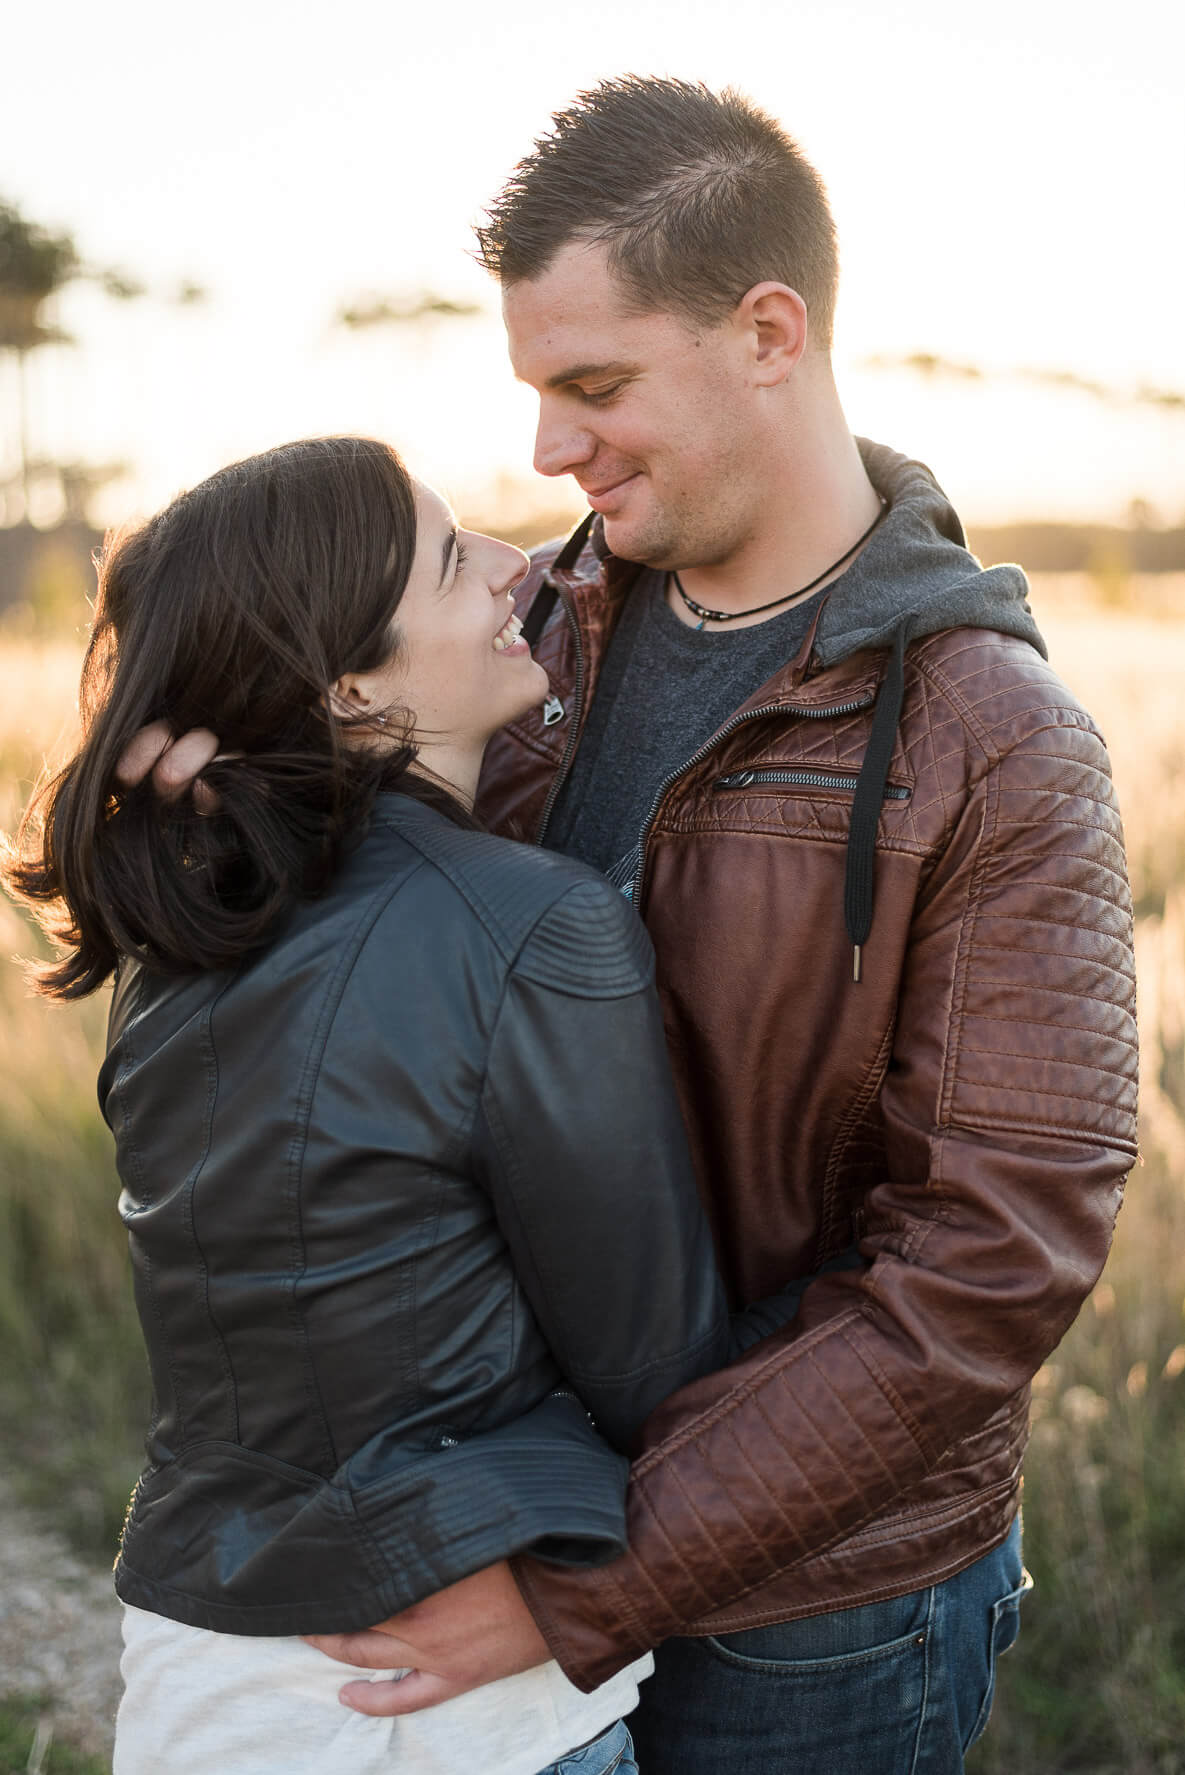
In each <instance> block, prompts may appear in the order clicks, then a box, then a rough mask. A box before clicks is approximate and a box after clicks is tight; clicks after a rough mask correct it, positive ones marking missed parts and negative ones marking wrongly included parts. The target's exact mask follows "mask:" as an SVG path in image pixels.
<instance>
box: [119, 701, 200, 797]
mask: <svg viewBox="0 0 1185 1775" xmlns="http://www.w3.org/2000/svg"><path fill="white" fill-rule="evenodd" d="M217 751H218V736H217V734H213V733H211V732H210V730H209V729H208V728H206V727H194V728H191V729H190V731H189V732H188V733H183V734H182V735H181V736H180V738H178V736H177V735H176V734H175V733H174V732H173V730H172V728H171V727H170V726H169V724H168V722H167V721H153V722H152V723H151V724H150V725H149V726H148V727H142V728H141V729H140V731H139V733H138V734H137V735H136V736H135V738H134V739H133V740H130V741H129V742H128V744H127V745H126V746H125V747H124V749H123V752H122V753H121V755H120V759H119V763H118V764H117V765H116V767H115V777H116V781H117V782H118V783H119V784H120V785H121V786H122V787H123V788H125V789H134V788H135V787H136V785H137V784H138V783H142V782H143V781H144V778H145V777H146V776H147V775H148V774H149V772H150V771H151V773H152V786H153V788H154V789H155V790H156V792H157V794H158V795H159V796H160V797H161V799H162V800H164V801H175V800H176V799H177V798H178V796H180V795H183V794H184V793H185V791H186V790H187V789H189V788H192V790H193V800H194V805H195V807H196V808H197V811H198V813H200V814H209V813H215V812H217V809H218V797H217V796H216V795H215V793H214V791H213V790H212V789H211V788H210V787H209V785H208V784H207V783H205V782H203V781H202V777H201V772H202V771H203V770H205V768H206V766H207V764H211V763H212V762H213V760H214V757H215V755H216V754H217Z"/></svg>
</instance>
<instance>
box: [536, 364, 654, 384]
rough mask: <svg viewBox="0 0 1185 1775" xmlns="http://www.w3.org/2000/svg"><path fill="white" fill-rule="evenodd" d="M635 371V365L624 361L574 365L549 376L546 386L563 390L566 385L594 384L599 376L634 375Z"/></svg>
mask: <svg viewBox="0 0 1185 1775" xmlns="http://www.w3.org/2000/svg"><path fill="white" fill-rule="evenodd" d="M633 370H634V366H633V364H627V363H626V362H624V360H620V359H619V360H618V361H617V362H616V363H608V364H594V363H587V364H572V365H570V366H569V368H568V369H566V370H560V371H558V372H557V374H556V375H554V376H549V377H548V378H547V383H546V386H547V387H548V388H563V387H564V386H565V384H566V383H569V382H592V381H595V380H596V378H597V377H598V376H628V375H632V373H633Z"/></svg>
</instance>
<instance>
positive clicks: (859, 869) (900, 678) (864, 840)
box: [843, 614, 913, 982]
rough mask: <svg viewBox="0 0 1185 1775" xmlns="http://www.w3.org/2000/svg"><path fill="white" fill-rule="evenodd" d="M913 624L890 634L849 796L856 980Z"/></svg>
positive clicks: (846, 893) (849, 923) (849, 920)
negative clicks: (869, 726) (857, 772)
mask: <svg viewBox="0 0 1185 1775" xmlns="http://www.w3.org/2000/svg"><path fill="white" fill-rule="evenodd" d="M912 626H913V616H912V614H906V615H905V616H903V617H902V618H901V621H900V622H899V623H898V625H897V627H896V629H895V630H894V633H893V647H892V651H891V653H890V655H889V664H888V668H887V669H886V671H885V675H884V678H883V679H882V680H881V686H880V689H879V691H878V692H877V698H876V708H875V709H874V711H873V716H872V731H871V733H870V734H869V736H868V746H867V748H866V750H865V753H864V761H863V763H862V764H861V766H860V775H859V777H858V778H857V780H856V793H855V795H854V796H853V798H852V820H851V825H850V826H849V828H848V855H847V870H846V873H845V876H844V890H843V915H844V924H845V925H846V927H847V932H848V936H849V938H850V939H851V943H852V979H853V980H855V981H856V982H859V980H860V973H861V951H862V950H863V948H864V945H865V943H866V942H867V941H868V933H869V931H870V930H871V929H872V913H873V907H874V905H875V902H876V828H877V824H878V822H879V820H880V816H881V808H882V806H883V804H884V799H885V784H886V783H887V781H888V776H889V765H890V763H891V761H892V757H893V747H894V745H895V744H896V741H897V724H898V722H899V721H900V719H901V706H902V703H903V702H904V700H905V649H906V646H907V644H908V642H909V635H910V630H911V628H912Z"/></svg>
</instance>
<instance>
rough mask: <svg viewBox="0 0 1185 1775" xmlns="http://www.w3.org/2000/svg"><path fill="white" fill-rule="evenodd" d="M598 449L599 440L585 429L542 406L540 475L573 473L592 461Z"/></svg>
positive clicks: (538, 430)
mask: <svg viewBox="0 0 1185 1775" xmlns="http://www.w3.org/2000/svg"><path fill="white" fill-rule="evenodd" d="M596 450H597V440H596V438H595V437H593V435H592V433H591V432H590V431H588V430H587V429H586V428H585V427H584V426H582V425H576V424H573V422H572V420H571V418H570V417H567V416H565V415H563V414H559V413H555V412H549V411H548V410H547V409H546V408H544V407H540V409H539V424H538V426H537V428H536V431H535V473H536V474H540V475H568V474H572V473H574V472H575V470H576V469H578V468H579V467H580V466H581V464H582V463H585V462H591V461H592V458H593V457H594V456H595V455H596Z"/></svg>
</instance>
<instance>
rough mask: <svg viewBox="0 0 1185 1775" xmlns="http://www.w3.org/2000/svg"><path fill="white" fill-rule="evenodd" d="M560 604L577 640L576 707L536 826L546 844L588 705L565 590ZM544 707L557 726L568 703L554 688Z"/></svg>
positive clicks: (576, 631) (540, 840)
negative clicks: (554, 712)
mask: <svg viewBox="0 0 1185 1775" xmlns="http://www.w3.org/2000/svg"><path fill="white" fill-rule="evenodd" d="M560 606H561V608H562V610H563V612H564V618H565V620H566V622H567V624H568V627H569V628H570V629H571V631H572V639H573V641H575V643H576V683H575V686H574V687H573V692H572V695H573V700H574V707H573V709H572V712H571V720H572V725H571V728H570V729H569V732H568V740H567V744H566V745H565V747H564V755H563V757H562V758H561V759H560V768H559V770H558V771H557V772H556V774H555V776H554V777H553V778H552V783H551V788H550V789H549V790H548V791H547V800H546V801H545V802H544V803H543V812H542V813H541V814H540V816H539V824H538V826H537V827H536V829H535V843H536V844H542V843H543V839H544V835H545V834H546V832H547V827H548V823H549V821H550V820H551V816H552V813H553V811H554V809H555V804H556V801H557V800H558V799H559V793H560V790H561V789H562V788H563V786H564V779H565V777H566V776H567V774H568V769H569V766H570V765H571V763H572V754H573V752H575V750H576V741H577V738H578V737H579V733H580V712H581V708H582V707H583V704H584V648H583V647H582V646H581V643H580V627H579V624H578V623H577V621H576V617H575V615H574V613H573V611H572V608H571V606H570V605H569V603H568V600H567V599H566V598H565V597H564V595H563V593H562V592H561V593H560ZM556 705H558V707H559V714H558V715H556V716H555V718H554V720H552V721H549V720H548V715H549V714H550V712H551V709H552V708H553V707H554V706H556ZM543 706H544V711H545V713H544V717H543V719H544V724H545V725H546V726H554V725H555V722H557V721H560V720H562V719H563V713H564V706H563V704H562V703H561V702H560V700H559V698H558V697H557V696H556V694H555V692H554V691H553V692H552V693H551V694H550V695H549V697H548V699H547V702H546V703H545V704H544V705H543Z"/></svg>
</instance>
